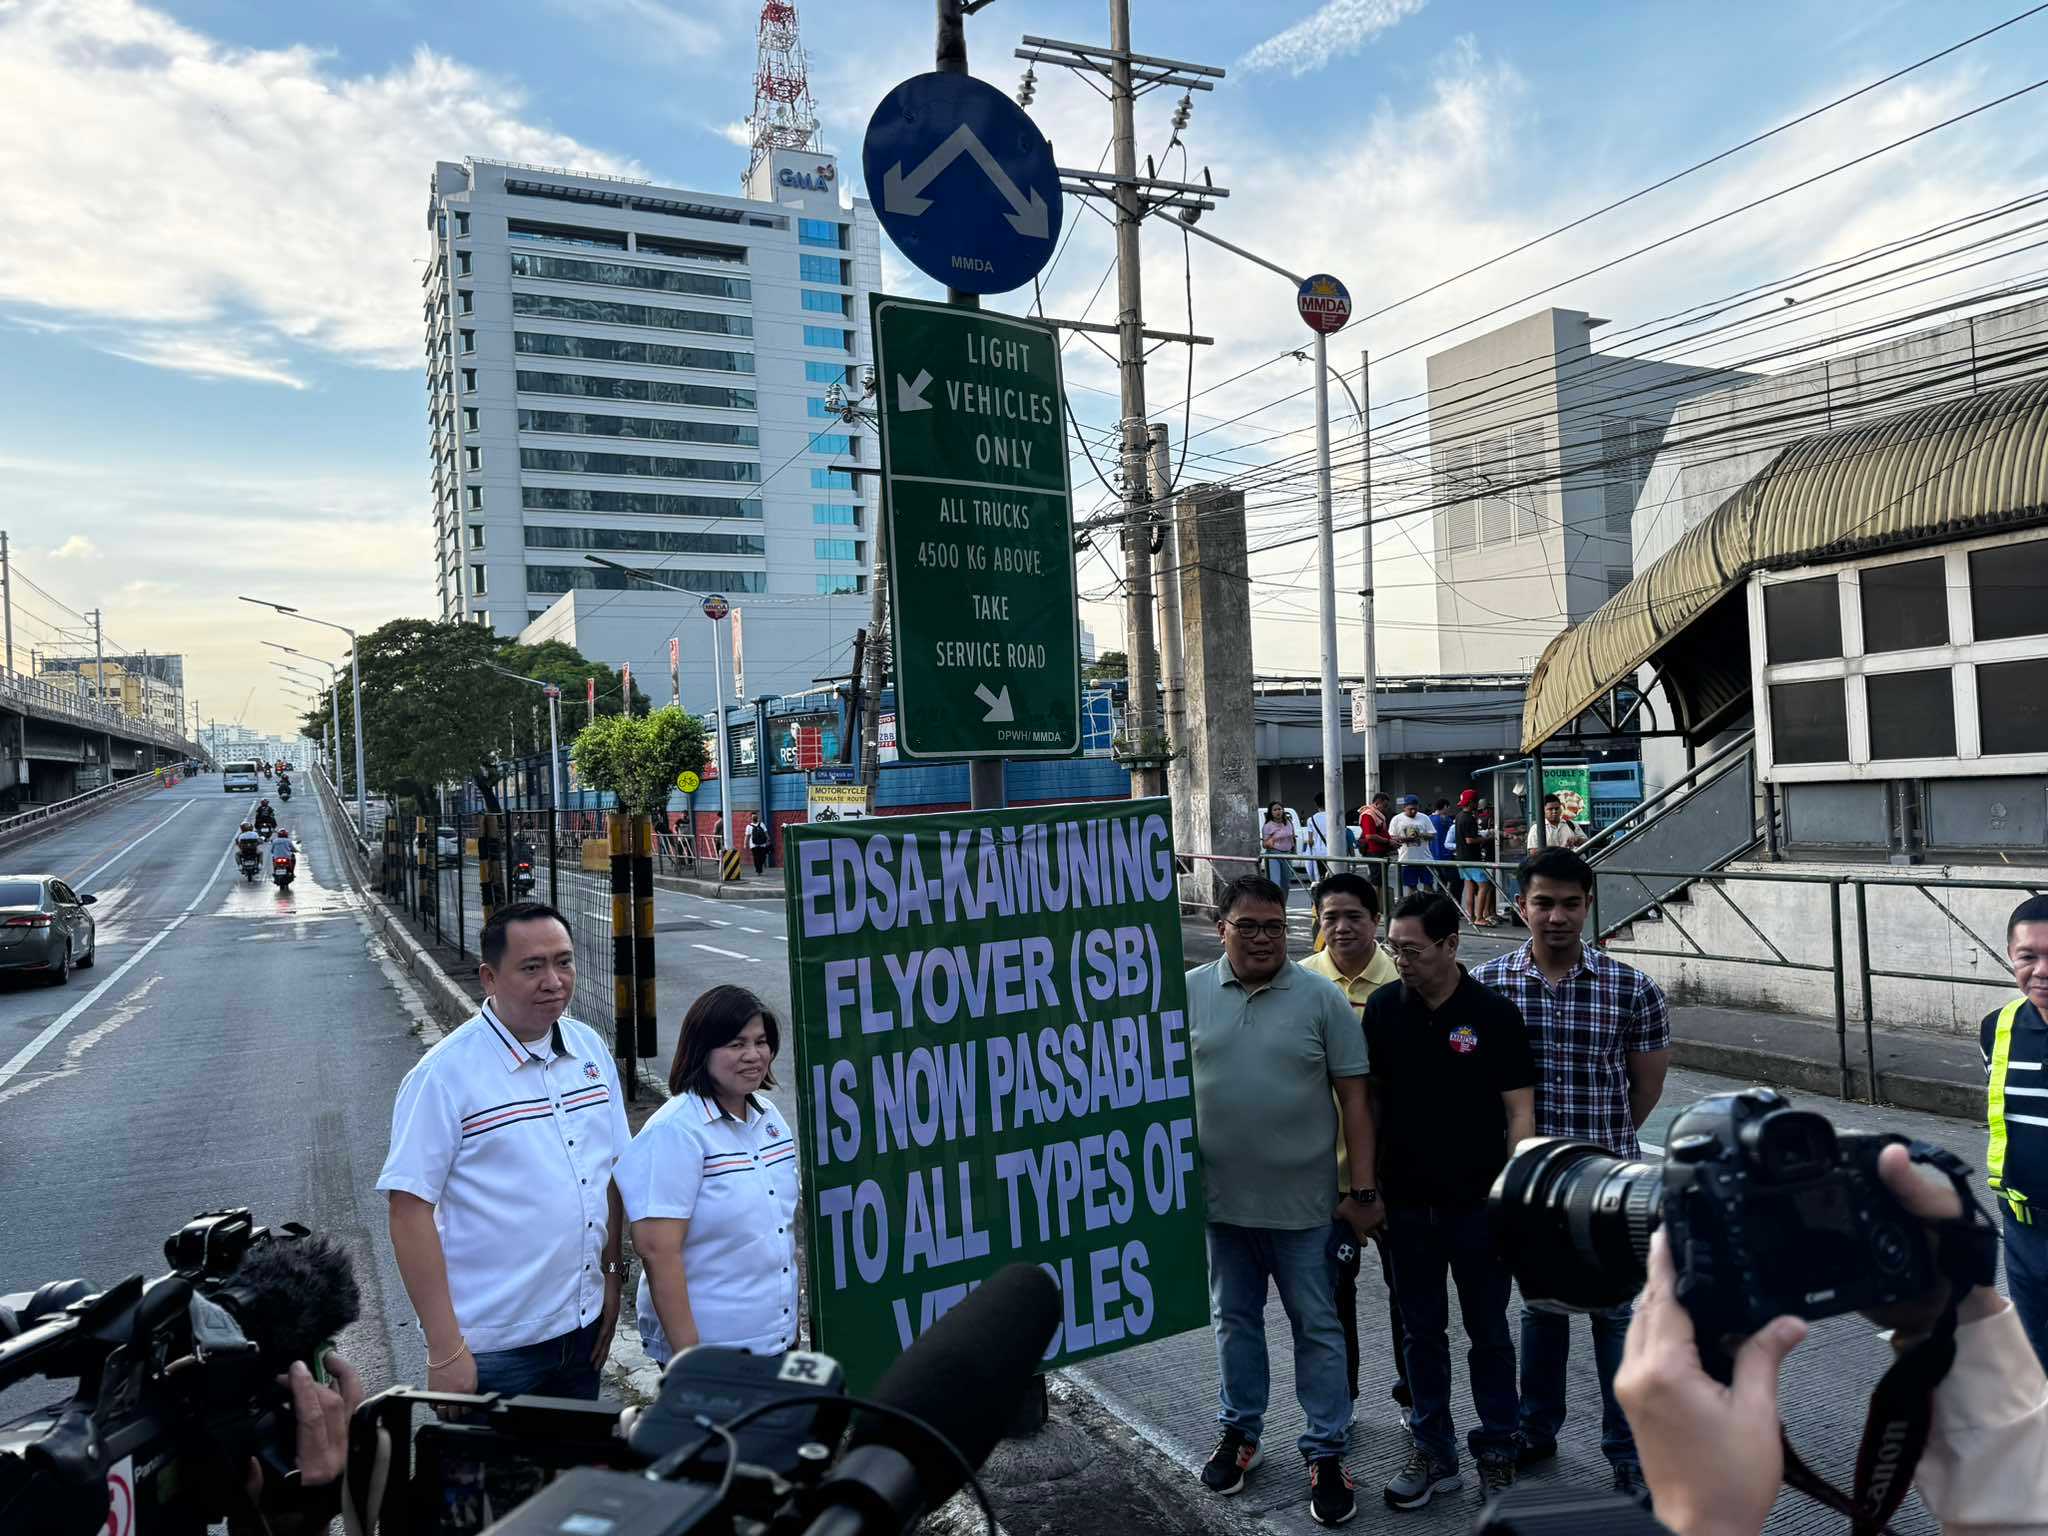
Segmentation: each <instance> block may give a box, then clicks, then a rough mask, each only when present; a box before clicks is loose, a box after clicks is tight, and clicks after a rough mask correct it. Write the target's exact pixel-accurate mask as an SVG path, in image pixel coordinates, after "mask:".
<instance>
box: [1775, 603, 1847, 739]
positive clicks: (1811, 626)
mask: <svg viewBox="0 0 2048 1536" xmlns="http://www.w3.org/2000/svg"><path fill="white" fill-rule="evenodd" d="M1764 651H1765V655H1766V658H1767V659H1768V660H1769V661H1770V663H1771V664H1772V665H1773V666H1776V665H1778V664H1779V663H1781V662H1788V661H1821V660H1825V659H1827V658H1829V657H1834V656H1839V655H1841V654H1842V598H1841V584H1840V583H1839V582H1837V581H1836V580H1835V578H1834V577H1832V576H1813V577H1809V578H1807V579H1806V580H1804V581H1779V582H1773V583H1771V585H1769V586H1767V587H1765V588H1764ZM1773 692H1774V693H1775V690H1773ZM1772 714H1773V718H1774V719H1775V718H1776V711H1775V709H1774V710H1773V712H1772ZM1843 755H1844V756H1846V755H1847V754H1846V753H1845V754H1843ZM1780 760H1781V761H1788V762H1789V761H1793V759H1789V758H1783V757H1782V756H1781V758H1780ZM1834 760H1835V759H1832V758H1800V759H1798V761H1800V762H1832V761H1834Z"/></svg>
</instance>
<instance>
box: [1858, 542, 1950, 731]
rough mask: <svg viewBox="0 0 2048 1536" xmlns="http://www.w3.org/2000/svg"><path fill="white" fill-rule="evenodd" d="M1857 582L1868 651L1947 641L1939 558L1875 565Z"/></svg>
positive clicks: (1943, 581)
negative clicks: (1861, 593) (1859, 589)
mask: <svg viewBox="0 0 2048 1536" xmlns="http://www.w3.org/2000/svg"><path fill="white" fill-rule="evenodd" d="M1861 582H1862V587H1863V649H1864V651H1865V652H1866V653H1868V654H1870V655H1873V656H1875V655H1879V654H1881V653H1883V652H1885V651H1910V650H1914V649H1916V648H1918V647H1920V646H1923V645H1947V644H1948V579H1947V575H1946V562H1945V561H1944V560H1943V559H1942V557H1941V556H1939V555H1936V556H1934V557H1933V558H1932V559H1929V560H1908V561H1905V562H1904V563H1903V564H1899V565H1873V566H1870V567H1868V568H1867V569H1866V570H1865V571H1864V572H1863V574H1862V577H1861ZM1872 755H1873V756H1875V755H1876V754H1875V753H1874V752H1873V754H1872ZM1916 755H1917V754H1916Z"/></svg>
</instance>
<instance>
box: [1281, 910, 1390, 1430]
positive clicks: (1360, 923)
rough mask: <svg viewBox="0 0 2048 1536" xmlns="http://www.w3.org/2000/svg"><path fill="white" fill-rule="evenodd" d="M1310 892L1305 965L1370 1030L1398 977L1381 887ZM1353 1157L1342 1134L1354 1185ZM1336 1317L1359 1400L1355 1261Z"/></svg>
mask: <svg viewBox="0 0 2048 1536" xmlns="http://www.w3.org/2000/svg"><path fill="white" fill-rule="evenodd" d="M1310 894H1311V899H1313V901H1314V902H1315V908H1316V923H1317V926H1318V927H1319V928H1320V929H1321V931H1322V935H1323V947H1322V948H1321V949H1319V950H1317V951H1316V952H1315V953H1314V954H1312V955H1310V956H1309V957H1308V958H1307V959H1306V960H1304V961H1302V962H1301V968H1302V969H1303V970H1304V971H1309V972H1312V973H1314V974H1315V975H1317V976H1320V977H1322V978H1323V979H1324V980H1326V981H1331V982H1334V983H1336V985H1337V989H1338V990H1339V991H1340V992H1342V993H1343V994H1344V996H1345V997H1346V998H1347V999H1349V1001H1350V1003H1351V1006H1352V1009H1353V1010H1354V1011H1355V1012H1356V1013H1357V1014H1358V1016H1359V1021H1360V1022H1359V1038H1361V1039H1363V1038H1364V1035H1365V1024H1364V1019H1365V1000H1366V999H1367V998H1369V997H1371V996H1372V995H1373V993H1375V992H1377V991H1378V990H1379V989H1380V988H1381V987H1384V986H1385V985H1387V983H1389V982H1393V981H1399V980H1400V979H1401V974H1400V972H1399V971H1398V970H1396V969H1395V966H1394V959H1393V956H1391V955H1389V954H1388V953H1387V952H1386V951H1385V950H1383V949H1381V948H1380V943H1379V938H1380V893H1379V890H1378V888H1377V887H1376V886H1374V885H1373V883H1372V882H1371V881H1370V880H1368V879H1366V878H1365V877H1364V876H1363V875H1354V874H1350V873H1347V872H1340V873H1338V874H1333V875H1328V876H1325V877H1324V878H1323V879H1322V880H1321V881H1319V882H1318V883H1317V885H1316V888H1315V890H1314V891H1313V892H1311V893H1310ZM1350 1161H1351V1160H1350V1158H1349V1156H1348V1155H1347V1154H1346V1152H1345V1148H1344V1143H1343V1141H1342V1139H1341V1138H1340V1139H1339V1140H1338V1143H1337V1187H1338V1188H1339V1189H1340V1190H1349V1189H1350V1188H1351V1187H1352V1185H1353V1184H1354V1183H1370V1182H1371V1181H1370V1180H1352V1179H1351V1176H1350ZM1373 1246H1374V1247H1376V1248H1377V1249H1378V1250H1379V1256H1380V1277H1381V1279H1383V1280H1384V1281H1386V1285H1387V1331H1388V1334H1389V1337H1390V1338H1391V1339H1392V1342H1393V1353H1394V1391H1393V1398H1394V1401H1395V1402H1397V1403H1399V1404H1400V1405H1401V1406H1402V1407H1403V1408H1406V1407H1407V1406H1408V1404H1409V1401H1410V1399H1409V1394H1408V1363H1407V1361H1406V1359H1405V1358H1404V1355H1405V1353H1406V1350H1407V1346H1408V1330H1407V1329H1405V1328H1403V1327H1402V1326H1401V1308H1400V1306H1399V1304H1398V1303H1396V1301H1395V1300H1394V1271H1393V1267H1392V1265H1390V1264H1389V1263H1388V1262H1387V1249H1386V1245H1385V1244H1384V1243H1376V1244H1374V1245H1373ZM1337 1321H1338V1323H1339V1324H1340V1325H1341V1326H1342V1327H1343V1329H1344V1375H1345V1380H1346V1382H1347V1383H1348V1384H1349V1385H1350V1388H1351V1400H1352V1401H1353V1402H1354V1403H1355V1402H1357V1401H1358V1268H1357V1266H1356V1265H1353V1264H1346V1265H1343V1266H1341V1267H1339V1269H1338V1271H1337Z"/></svg>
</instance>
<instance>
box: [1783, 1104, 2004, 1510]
mask: <svg viewBox="0 0 2048 1536" xmlns="http://www.w3.org/2000/svg"><path fill="white" fill-rule="evenodd" d="M1907 1151H1908V1153H1909V1154H1910V1155H1911V1157H1912V1159H1913V1161H1914V1162H1916V1163H1924V1164H1926V1165H1927V1166H1928V1167H1930V1168H1934V1169H1936V1170H1937V1171H1939V1172H1941V1173H1943V1174H1945V1175H1947V1177H1948V1179H1949V1182H1950V1183H1952V1184H1953V1185H1955V1189H1956V1193H1957V1194H1958V1195H1959V1196H1960V1197H1961V1198H1962V1202H1963V1215H1962V1219H1961V1220H1960V1221H1958V1222H1954V1223H1945V1224H1943V1225H1942V1226H1941V1227H1939V1228H1937V1229H1936V1241H1935V1267H1936V1268H1937V1269H1938V1270H1939V1271H1940V1272H1941V1275H1942V1278H1943V1279H1944V1280H1946V1281H1947V1282H1948V1303H1947V1305H1945V1306H1944V1307H1943V1308H1942V1310H1941V1316H1940V1317H1939V1318H1937V1319H1936V1320H1935V1324H1934V1327H1933V1328H1932V1329H1931V1330H1930V1331H1929V1332H1928V1334H1927V1335H1926V1337H1924V1338H1922V1339H1921V1340H1920V1341H1919V1342H1918V1343H1916V1344H1914V1345H1913V1346H1912V1347H1911V1348H1909V1349H1907V1350H1906V1351H1905V1352H1904V1353H1903V1354H1901V1355H1900V1356H1899V1358H1898V1359H1897V1360H1895V1361H1893V1362H1892V1365H1891V1367H1890V1369H1888V1370H1887V1371H1886V1372H1885V1373H1884V1375H1883V1376H1882V1377H1881V1378H1879V1380H1878V1383H1877V1388H1876V1390H1875V1391H1873V1392H1872V1393H1871V1394H1870V1412H1869V1414H1868V1416H1867V1417H1866V1418H1865V1419H1864V1421H1863V1441H1862V1444H1861V1445H1860V1446H1859V1447H1858V1449H1857V1452H1856V1483H1855V1494H1854V1496H1853V1497H1851V1496H1850V1495H1848V1494H1845V1493H1843V1492H1842V1491H1841V1490H1840V1489H1838V1488H1836V1487H1834V1486H1833V1485H1832V1484H1831V1483H1829V1482H1827V1481H1826V1480H1825V1479H1823V1478H1822V1477H1821V1476H1820V1475H1819V1474H1818V1473H1816V1472H1814V1471H1813V1469H1812V1468H1810V1467H1808V1466H1807V1465H1806V1463H1805V1462H1803V1461H1801V1460H1800V1458H1799V1453H1798V1452H1797V1451H1795V1450H1794V1449H1793V1448H1792V1442H1791V1440H1790V1439H1789V1438H1788V1437H1787V1436H1786V1434H1785V1428H1784V1426H1783V1425H1782V1424H1780V1425H1779V1426H1778V1439H1779V1441H1780V1443H1781V1444H1782V1445H1783V1447H1784V1452H1785V1483H1786V1486H1788V1487H1791V1488H1796V1489H1798V1490H1799V1491H1800V1492H1801V1493H1803V1494H1805V1495H1806V1496H1807V1497H1808V1498H1810V1499H1813V1500H1815V1501H1816V1502H1818V1503H1821V1504H1825V1505H1826V1506H1827V1507H1828V1508H1829V1509H1832V1510H1834V1511H1835V1512H1836V1513H1838V1514H1842V1515H1846V1516H1847V1517H1848V1518H1849V1522H1850V1530H1851V1532H1852V1533H1853V1536H1876V1533H1878V1532H1881V1531H1889V1529H1890V1527H1889V1526H1888V1525H1887V1524H1886V1523H1885V1522H1886V1521H1888V1520H1890V1519H1891V1517H1892V1516H1893V1515H1894V1514H1895V1513H1896V1512H1897V1511H1898V1507H1899V1505H1900V1504H1901V1503H1902V1502H1903V1501H1904V1500H1905V1497H1906V1490H1907V1489H1909V1488H1911V1487H1912V1486H1913V1472H1914V1469H1915V1468H1917V1467H1918V1466H1919V1464H1920V1453H1921V1452H1922V1451H1924V1450H1925V1449H1926V1448H1927V1436H1928V1433H1929V1431H1930V1429H1931V1428H1932V1427H1933V1422H1934V1389H1935V1388H1936V1387H1938V1386H1940V1385H1941V1382H1942V1378H1944V1377H1945V1376H1947V1375H1948V1372H1949V1367H1950V1366H1951V1365H1953V1364H1954V1363H1955V1358H1956V1308H1957V1307H1958V1305H1960V1303H1961V1301H1962V1299H1963V1297H1964V1295H1966V1294H1967V1293H1968V1292H1969V1291H1970V1290H1971V1289H1972V1288H1973V1287H1975V1286H1979V1285H1990V1284H1992V1283H1994V1281H1995V1280H1996V1279H1997V1274H1998V1229H1997V1228H1996V1227H1995V1226H1993V1225H1992V1223H1991V1218H1990V1217H1989V1216H1987V1215H1986V1214H1985V1213H1984V1208H1983V1206H1981V1205H1979V1204H1978V1202H1977V1196H1976V1191H1975V1190H1974V1189H1973V1188H1972V1187H1971V1178H1972V1172H1973V1170H1972V1169H1971V1168H1970V1165H1969V1164H1968V1163H1965V1162H1964V1161H1963V1160H1962V1159H1961V1158H1959V1157H1957V1156H1956V1155H1955V1154H1954V1153H1952V1152H1946V1151H1944V1150H1942V1149H1941V1148H1940V1147H1936V1146H1932V1145H1930V1144H1928V1143H1926V1142H1921V1141H1914V1142H1909V1143H1907Z"/></svg>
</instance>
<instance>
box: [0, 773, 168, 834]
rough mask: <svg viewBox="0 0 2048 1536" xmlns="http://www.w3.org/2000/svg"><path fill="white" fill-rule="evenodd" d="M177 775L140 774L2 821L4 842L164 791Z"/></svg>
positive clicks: (0, 823)
mask: <svg viewBox="0 0 2048 1536" xmlns="http://www.w3.org/2000/svg"><path fill="white" fill-rule="evenodd" d="M179 777H180V776H179V775H178V774H176V773H161V774H159V773H155V772H152V773H137V774H130V775H129V776H128V777H127V778H125V779H116V780H115V781H114V782H113V783H111V784H102V785H100V787H99V788H98V789H88V790H87V791H86V792H85V793H84V794H82V795H73V796H71V797H70V798H69V799H66V800H53V801H51V802H50V803H49V804H48V805H39V806H36V807H34V808H33V809H31V810H26V811H22V812H21V813H20V814H18V815H14V816H9V817H7V818H5V819H4V820H0V842H5V841H6V840H8V839H9V838H13V837H19V836H20V835H21V834H22V833H24V832H31V831H41V830H43V829H44V828H45V827H48V826H53V825H55V824H56V823H57V822H60V821H69V820H70V819H71V818H72V817H73V816H77V815H79V814H80V813H82V812H84V811H89V810H92V809H93V808H94V807H96V806H100V805H104V804H106V803H107V802H109V801H112V800H121V799H126V798H127V797H128V796H129V795H132V794H136V793H139V792H141V791H143V790H150V789H161V788H163V787H164V786H165V785H168V784H176V783H177V782H178V781H179Z"/></svg>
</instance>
